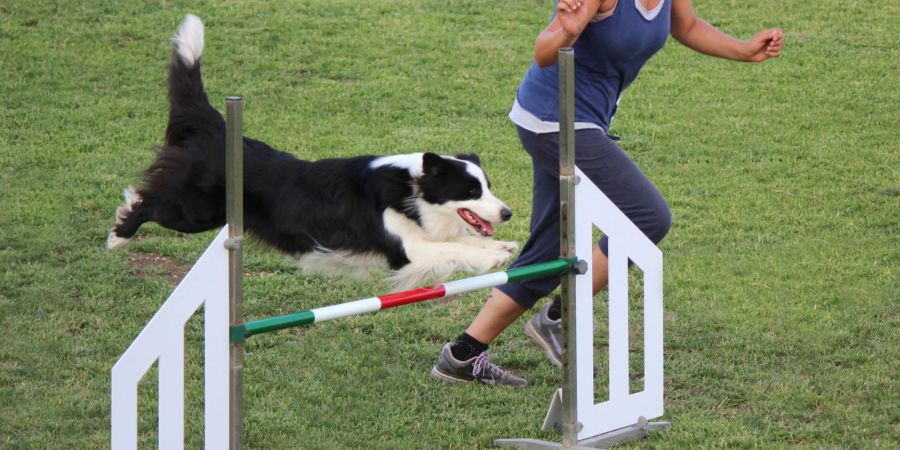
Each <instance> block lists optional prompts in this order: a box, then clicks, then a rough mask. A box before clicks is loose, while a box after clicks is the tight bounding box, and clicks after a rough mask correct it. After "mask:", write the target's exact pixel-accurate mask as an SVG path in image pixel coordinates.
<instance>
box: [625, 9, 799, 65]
mask: <svg viewBox="0 0 900 450" xmlns="http://www.w3.org/2000/svg"><path fill="white" fill-rule="evenodd" d="M620 1H621V0H620ZM671 33H672V37H674V38H675V39H676V40H678V42H681V43H682V44H684V46H685V47H688V48H690V49H691V50H694V51H697V52H700V53H703V54H706V55H711V56H718V57H720V58H726V59H731V60H734V61H747V62H760V61H763V60H766V59H768V58H775V57H778V56H779V55H780V54H781V49H782V47H784V33H783V32H782V31H781V30H780V29H778V28H771V29H768V30H763V31H760V32H759V33H756V34H755V35H754V36H753V37H752V38H750V40H749V41H742V40H739V39H735V38H733V37H731V36H729V35H727V34H725V33H722V32H721V31H719V30H717V29H716V28H715V27H713V26H712V25H710V24H709V23H707V22H706V21H705V20H703V19H700V18H699V17H697V15H696V14H694V8H693V7H692V6H691V0H672V28H671Z"/></svg>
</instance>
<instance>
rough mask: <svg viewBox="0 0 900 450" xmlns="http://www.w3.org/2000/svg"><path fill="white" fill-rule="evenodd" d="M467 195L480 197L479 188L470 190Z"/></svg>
mask: <svg viewBox="0 0 900 450" xmlns="http://www.w3.org/2000/svg"><path fill="white" fill-rule="evenodd" d="M469 195H471V196H472V197H481V188H472V189H470V190H469Z"/></svg>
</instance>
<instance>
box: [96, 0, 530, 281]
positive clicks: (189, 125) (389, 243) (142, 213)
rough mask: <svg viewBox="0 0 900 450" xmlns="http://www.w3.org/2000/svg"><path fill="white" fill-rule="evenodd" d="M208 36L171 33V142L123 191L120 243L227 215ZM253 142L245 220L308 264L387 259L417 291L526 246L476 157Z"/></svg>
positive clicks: (363, 264)
mask: <svg viewBox="0 0 900 450" xmlns="http://www.w3.org/2000/svg"><path fill="white" fill-rule="evenodd" d="M203 41H204V39H203V23H202V22H201V21H200V19H199V18H197V17H196V16H192V15H188V16H186V17H185V19H184V21H183V22H182V24H181V26H180V27H179V29H178V32H177V34H176V35H175V37H174V39H173V51H172V62H171V64H170V65H169V80H168V86H169V108H170V109H169V123H168V126H167V128H166V136H165V144H164V145H163V147H162V149H161V150H160V152H159V154H158V155H157V157H156V160H155V161H154V162H153V163H152V164H151V165H150V167H149V168H148V169H147V170H146V171H145V173H144V183H143V185H142V187H141V188H140V189H137V190H136V191H135V190H133V189H132V188H130V187H129V188H127V189H126V190H125V204H124V205H123V206H121V207H119V208H118V209H117V210H116V224H115V227H114V229H113V230H112V232H111V233H110V234H109V238H108V239H107V247H108V248H110V249H114V248H118V247H121V246H122V245H124V244H126V243H127V242H128V240H129V239H131V237H132V236H134V234H135V233H136V232H137V230H138V228H139V227H140V226H141V224H143V223H144V222H156V223H158V224H159V225H161V226H163V227H165V228H170V229H173V230H177V231H180V232H185V233H197V232H202V231H207V230H212V229H215V228H218V227H221V226H223V225H224V224H225V121H224V119H223V118H222V116H221V115H220V114H219V112H218V111H216V110H215V108H213V106H212V105H210V103H209V100H208V99H207V96H206V92H205V91H204V89H203V81H202V79H201V76H200V55H201V53H202V52H203V45H204V43H203ZM243 144H244V225H245V228H246V229H247V231H248V232H250V233H251V234H253V235H255V236H256V237H257V238H258V239H260V240H261V241H263V242H264V243H266V244H268V245H270V246H272V247H275V248H277V249H279V250H281V251H283V252H285V253H286V254H288V255H290V256H292V257H294V258H295V259H296V260H297V261H298V262H299V263H300V265H301V266H302V267H303V268H304V269H305V270H312V271H315V272H321V273H326V274H333V273H335V272H342V273H347V272H350V273H351V274H352V273H356V274H363V273H366V272H368V270H369V269H372V268H383V269H388V270H390V271H391V272H392V275H391V277H390V280H391V281H392V282H393V283H394V286H395V288H409V287H412V286H415V285H417V284H419V283H421V282H423V281H425V280H426V279H428V278H429V277H434V278H438V279H444V278H446V277H447V276H448V275H450V274H451V273H452V272H454V271H457V270H462V271H466V272H470V273H483V272H486V271H488V270H490V269H492V268H494V267H497V266H500V265H502V264H503V263H505V262H506V261H507V260H508V259H509V257H510V256H511V255H512V253H513V252H515V251H516V249H517V248H518V246H517V245H516V243H514V242H501V241H495V240H492V239H491V236H492V235H493V233H494V224H497V223H500V222H505V221H507V220H509V218H510V216H512V212H511V211H510V209H509V207H508V206H507V205H506V204H504V203H503V202H502V201H500V200H499V199H498V198H497V197H495V196H494V195H493V194H492V193H491V190H490V183H489V182H488V178H487V176H486V175H485V173H484V171H483V170H482V168H481V166H480V162H479V160H478V157H477V156H475V155H472V154H462V155H457V156H455V157H448V156H439V155H436V154H434V153H413V154H406V155H397V156H382V157H379V156H359V157H354V158H341V159H337V158H335V159H323V160H318V161H304V160H301V159H297V158H295V157H294V156H292V155H290V154H288V153H284V152H280V151H278V150H275V149H273V148H272V147H270V146H268V145H266V144H265V143H263V142H260V141H257V140H254V139H250V138H248V137H244V138H243Z"/></svg>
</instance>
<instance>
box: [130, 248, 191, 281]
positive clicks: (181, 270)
mask: <svg viewBox="0 0 900 450" xmlns="http://www.w3.org/2000/svg"><path fill="white" fill-rule="evenodd" d="M128 267H129V268H130V269H131V273H133V274H134V275H135V276H137V277H138V278H148V277H155V278H163V279H165V280H166V281H168V282H169V283H170V284H172V285H173V286H175V285H177V284H178V283H180V282H181V280H182V278H184V276H185V275H187V273H188V270H190V269H191V268H190V266H186V265H184V264H179V263H177V262H175V260H173V259H172V258H169V257H166V256H162V255H160V254H158V253H132V254H130V255H128Z"/></svg>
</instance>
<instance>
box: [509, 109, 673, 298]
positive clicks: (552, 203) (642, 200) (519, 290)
mask: <svg viewBox="0 0 900 450" xmlns="http://www.w3.org/2000/svg"><path fill="white" fill-rule="evenodd" d="M516 130H517V131H518V133H519V141H520V142H521V143H522V146H523V147H524V148H525V150H526V151H527V152H528V153H529V154H530V155H531V162H532V165H533V167H534V169H533V172H534V192H533V197H532V200H531V236H530V237H529V238H528V241H527V242H526V243H525V246H524V247H523V248H522V252H521V253H520V254H519V257H518V258H517V259H516V261H515V262H513V263H512V264H511V265H510V268H516V267H521V266H527V265H530V264H537V263H542V262H546V261H552V260H554V259H557V258H559V133H541V134H538V133H534V132H531V131H528V130H526V129H524V128H522V127H519V126H516ZM575 164H576V165H577V166H578V168H579V169H581V171H582V172H584V174H585V175H587V177H588V178H590V179H591V181H592V182H593V183H594V184H596V185H597V187H599V188H600V190H602V191H603V193H604V194H606V196H607V197H609V199H610V200H611V201H612V202H613V203H614V204H615V205H616V206H618V207H619V209H621V210H622V212H623V213H625V215H626V216H628V218H629V219H631V221H632V222H634V224H635V225H637V227H638V228H639V229H640V230H641V231H643V232H644V234H645V235H647V237H648V238H650V240H651V241H653V243H654V244H656V243H659V241H661V240H662V238H663V237H664V236H665V235H666V233H667V232H668V231H669V228H670V227H671V225H672V214H671V212H670V211H669V205H668V204H666V200H665V199H664V198H663V197H662V194H660V193H659V191H658V190H657V189H656V186H654V185H653V183H651V182H650V180H649V179H648V178H647V176H646V175H644V173H643V172H641V169H640V168H638V166H637V165H636V164H635V163H634V162H633V161H632V160H631V159H630V158H628V156H627V155H626V154H625V152H624V151H623V150H622V149H621V148H619V146H618V145H616V143H615V141H613V140H612V139H610V138H609V136H607V135H606V133H604V132H603V131H602V130H598V129H585V130H576V131H575ZM600 249H601V250H602V251H603V253H604V254H607V251H608V250H607V249H608V240H607V238H606V236H603V238H601V239H600ZM557 286H559V277H558V276H553V277H546V278H540V279H535V280H527V281H521V282H516V283H508V284H504V285H502V286H499V287H498V288H497V289H500V290H501V291H502V292H503V293H505V294H506V295H508V296H510V297H511V298H512V299H513V300H515V301H516V303H518V304H519V305H521V306H522V307H524V308H531V307H532V306H534V304H535V303H537V301H538V299H540V298H541V297H544V296H546V295H547V294H549V293H551V292H553V290H554V289H556V287H557Z"/></svg>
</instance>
